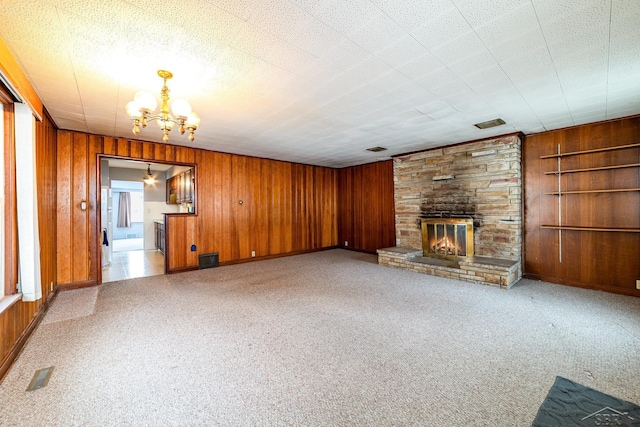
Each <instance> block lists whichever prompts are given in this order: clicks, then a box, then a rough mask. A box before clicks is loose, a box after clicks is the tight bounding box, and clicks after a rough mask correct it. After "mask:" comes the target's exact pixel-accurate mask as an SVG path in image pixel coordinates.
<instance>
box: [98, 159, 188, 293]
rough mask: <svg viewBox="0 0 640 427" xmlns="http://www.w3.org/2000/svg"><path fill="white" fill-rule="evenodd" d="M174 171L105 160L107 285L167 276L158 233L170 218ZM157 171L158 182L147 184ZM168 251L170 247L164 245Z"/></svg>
mask: <svg viewBox="0 0 640 427" xmlns="http://www.w3.org/2000/svg"><path fill="white" fill-rule="evenodd" d="M173 168H174V165H169V164H157V163H149V162H141V161H133V160H122V159H111V158H102V159H101V161H100V188H101V193H100V194H101V200H100V202H101V210H100V224H101V227H102V245H101V250H102V283H106V282H114V281H118V280H126V279H133V278H138V277H147V276H155V275H161V274H164V271H165V261H164V251H163V250H161V249H160V248H159V245H158V242H157V234H156V230H157V228H158V226H161V225H162V222H163V220H164V215H163V214H165V213H177V212H179V206H177V205H170V204H167V203H166V183H167V179H168V178H167V175H169V176H172V175H171V173H173ZM147 170H150V171H151V175H152V176H153V182H151V183H145V182H143V178H145V177H146V175H147V173H146V172H147ZM162 247H164V245H162Z"/></svg>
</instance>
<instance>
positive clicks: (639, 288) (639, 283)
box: [636, 280, 640, 291]
mask: <svg viewBox="0 0 640 427" xmlns="http://www.w3.org/2000/svg"><path fill="white" fill-rule="evenodd" d="M636 289H638V290H639V291H640V280H636Z"/></svg>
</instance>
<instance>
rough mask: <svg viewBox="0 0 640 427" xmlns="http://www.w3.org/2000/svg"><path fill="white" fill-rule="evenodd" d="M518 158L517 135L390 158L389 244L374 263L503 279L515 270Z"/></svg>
mask: <svg viewBox="0 0 640 427" xmlns="http://www.w3.org/2000/svg"><path fill="white" fill-rule="evenodd" d="M520 162H521V142H520V138H519V136H518V135H508V136H503V137H498V138H492V139H487V140H483V141H477V142H471V143H465V144H459V145H453V146H449V147H443V148H436V149H433V150H427V151H423V152H419V153H413V154H407V155H405V156H399V157H396V158H395V159H394V192H395V193H394V194H395V196H394V197H395V212H396V246H395V247H394V248H385V249H381V250H379V251H378V261H379V263H380V264H383V265H390V266H393V267H399V268H405V269H411V270H416V271H420V272H423V273H427V274H435V275H440V276H446V277H454V278H458V279H460V280H467V281H471V282H480V283H488V284H496V285H499V286H501V287H509V286H511V285H512V284H513V283H515V282H516V281H517V280H519V279H520V278H521V276H522V273H521V246H522V200H521V195H522V174H521V168H520ZM461 222H463V223H464V224H465V226H464V232H462V231H459V230H461V228H459V227H458V225H457V224H458V223H461ZM438 224H440V226H438ZM432 235H433V237H432ZM423 236H424V238H423ZM434 239H435V241H434ZM463 240H464V247H463V248H461V247H460V245H461V243H462V241H463ZM433 246H435V248H434V250H431V249H430V248H431V247H433Z"/></svg>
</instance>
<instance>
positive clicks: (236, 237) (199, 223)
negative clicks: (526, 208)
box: [57, 131, 337, 287]
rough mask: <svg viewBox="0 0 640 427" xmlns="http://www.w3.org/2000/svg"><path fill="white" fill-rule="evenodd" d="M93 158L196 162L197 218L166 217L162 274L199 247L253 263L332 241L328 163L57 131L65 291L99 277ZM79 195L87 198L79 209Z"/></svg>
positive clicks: (181, 266)
mask: <svg viewBox="0 0 640 427" xmlns="http://www.w3.org/2000/svg"><path fill="white" fill-rule="evenodd" d="M100 154H104V155H109V156H124V157H126V158H130V159H137V160H142V161H157V162H168V163H183V164H193V165H194V166H195V174H196V176H197V184H196V194H197V197H196V215H169V216H168V220H167V225H166V226H167V235H166V239H167V242H166V254H165V256H166V258H167V270H168V272H175V271H183V270H186V269H192V268H196V267H197V265H198V255H199V254H205V253H212V252H218V253H219V259H220V262H221V263H222V264H225V263H233V262H238V261H241V260H250V259H252V258H253V257H252V252H255V258H256V259H260V258H268V257H273V256H278V255H284V254H288V253H299V252H305V251H310V250H318V249H322V248H328V247H333V246H336V245H337V171H336V170H334V169H330V168H323V167H317V166H309V165H299V164H293V163H287V162H280V161H274V160H267V159H260V158H254V157H247V156H238V155H232V154H224V153H216V152H211V151H206V150H199V149H194V148H190V147H182V146H172V145H167V144H159V143H153V142H140V141H129V140H125V139H117V140H114V139H113V138H109V137H100V136H95V135H87V134H83V133H78V132H68V131H60V132H59V133H58V153H57V164H58V176H57V184H58V211H57V215H58V221H57V224H58V229H66V230H69V232H68V233H59V235H58V253H59V256H58V264H57V268H58V282H59V283H60V284H61V286H63V287H73V286H75V285H91V284H94V283H97V282H98V281H99V280H100V276H101V275H100V270H99V268H100V267H99V265H100V263H99V258H100V257H99V252H98V250H97V242H99V231H100V230H99V226H98V218H97V217H96V213H97V212H98V209H99V203H98V193H97V192H96V190H97V187H98V186H99V183H98V182H97V181H96V180H97V177H98V176H99V175H98V165H99V163H98V162H97V159H98V155H100ZM146 155H149V156H150V157H143V156H146ZM82 200H86V201H87V204H88V210H87V211H84V212H83V211H81V210H79V203H80V202H81V201H82ZM240 201H242V203H240ZM192 244H195V245H196V248H197V250H196V251H191V249H190V248H191V245H192Z"/></svg>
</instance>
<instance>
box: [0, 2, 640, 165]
mask: <svg viewBox="0 0 640 427" xmlns="http://www.w3.org/2000/svg"><path fill="white" fill-rule="evenodd" d="M0 23H1V25H0V37H2V38H3V39H4V41H5V42H6V44H7V45H8V46H9V48H10V49H11V51H12V52H13V54H14V55H15V57H16V59H17V60H18V62H19V63H20V64H21V66H22V67H23V69H24V71H25V73H26V74H27V76H28V78H29V79H30V81H31V83H32V84H33V86H34V88H35V90H36V92H37V93H38V95H39V96H40V98H41V99H42V101H43V103H44V105H45V107H46V108H47V110H48V111H49V113H50V114H51V116H52V117H53V119H54V121H55V122H56V124H57V125H58V127H60V128H61V129H68V130H78V131H83V132H90V133H95V134H101V135H107V136H117V137H125V138H132V137H133V135H132V133H131V122H130V120H129V118H128V117H127V116H126V114H125V111H124V106H125V104H126V103H127V102H128V101H130V100H131V99H132V98H133V95H134V94H135V93H136V92H137V91H138V90H140V89H146V90H149V91H152V92H153V93H159V91H160V87H161V85H162V80H161V79H160V78H159V77H157V74H156V71H157V70H158V69H167V70H170V71H172V72H173V73H174V78H173V79H172V80H171V81H170V82H169V88H170V90H171V97H172V99H173V98H185V99H187V100H188V101H189V102H190V103H191V105H192V106H193V109H194V110H195V111H196V112H198V113H199V114H200V116H201V117H202V124H201V126H200V128H199V129H198V131H197V132H196V140H195V141H194V142H193V143H189V141H188V139H187V138H186V135H185V136H181V135H179V133H178V132H177V131H176V130H174V131H173V132H172V134H171V140H170V143H173V144H179V145H190V146H195V147H200V148H206V149H210V150H217V151H223V152H230V153H238V154H247V155H253V156H259V157H267V158H272V159H280V160H287V161H293V162H301V163H308V164H315V165H324V166H332V167H342V166H350V165H356V164H362V163H368V162H373V161H376V160H378V159H379V158H380V157H381V156H390V155H394V154H399V153H405V152H409V151H417V150H423V149H427V148H431V147H436V146H442V145H448V144H452V143H458V142H463V141H470V140H474V139H479V138H484V137H488V136H494V135H499V134H505V133H511V132H514V131H521V132H524V133H525V134H529V133H536V132H541V131H545V130H551V129H557V128H561V127H567V126H573V125H578V124H583V123H590V122H595V121H600V120H606V119H612V118H617V117H623V116H629V115H635V114H640V42H639V40H640V2H639V1H638V0H482V1H480V0H473V1H472V0H348V1H345V0H290V1H287V0H208V1H204V0H180V1H177V0H176V1H174V0H164V1H162V2H160V1H151V0H142V1H130V2H125V1H119V0H99V1H74V0H39V1H37V2H34V1H25V0H18V1H15V0H0ZM497 117H501V118H502V119H504V120H505V121H506V125H503V126H500V127H496V128H492V129H487V130H480V129H477V128H475V127H474V126H473V124H474V123H478V122H482V121H485V120H490V119H494V118H497ZM161 138H162V133H161V131H160V130H159V129H158V128H157V126H156V125H155V124H150V125H149V127H147V128H146V129H144V130H143V131H142V133H141V134H140V136H139V139H143V140H149V141H161ZM375 146H382V147H386V148H388V151H384V152H382V153H372V152H369V151H366V149H367V148H370V147H375Z"/></svg>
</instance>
